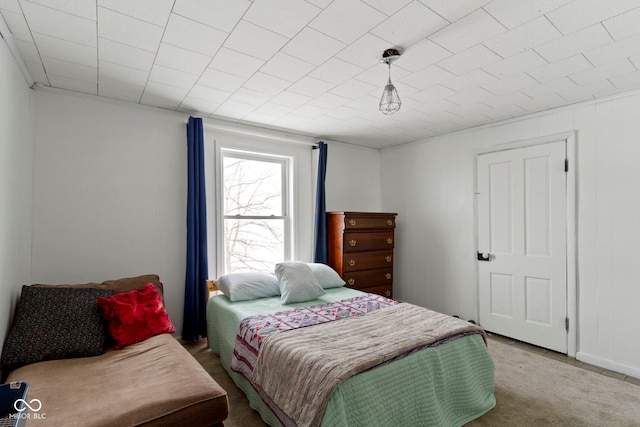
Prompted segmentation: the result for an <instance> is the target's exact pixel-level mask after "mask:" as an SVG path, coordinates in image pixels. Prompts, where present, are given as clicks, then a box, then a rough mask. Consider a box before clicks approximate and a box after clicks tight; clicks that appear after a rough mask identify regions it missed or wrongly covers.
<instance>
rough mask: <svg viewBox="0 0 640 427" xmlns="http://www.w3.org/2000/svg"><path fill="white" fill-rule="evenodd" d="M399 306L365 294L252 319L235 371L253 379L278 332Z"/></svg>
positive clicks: (244, 328) (242, 333)
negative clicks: (269, 339) (265, 342)
mask: <svg viewBox="0 0 640 427" xmlns="http://www.w3.org/2000/svg"><path fill="white" fill-rule="evenodd" d="M396 304H398V302H397V301H394V300H392V299H389V298H385V297H383V296H380V295H376V294H364V295H362V296H357V297H354V298H349V299H344V300H341V301H336V302H329V303H326V304H318V305H313V306H309V307H299V308H296V309H293V310H290V311H280V312H277V313H273V314H261V315H257V316H249V317H247V318H245V319H244V320H243V321H242V322H241V323H240V328H239V332H238V335H237V336H236V342H235V347H234V350H233V359H232V361H231V369H233V370H234V371H236V372H238V373H240V374H242V375H244V376H245V378H247V379H249V380H251V378H252V376H253V370H254V367H255V366H256V363H257V360H258V354H259V352H260V349H261V347H262V342H263V340H264V339H265V338H266V337H268V336H270V335H272V334H274V333H276V332H282V331H289V330H292V329H298V328H304V327H306V326H312V325H318V324H321V323H326V322H331V321H334V320H340V319H346V318H348V317H353V316H358V315H361V314H365V313H369V312H372V311H375V310H378V309H381V308H384V307H391V306H393V305H396Z"/></svg>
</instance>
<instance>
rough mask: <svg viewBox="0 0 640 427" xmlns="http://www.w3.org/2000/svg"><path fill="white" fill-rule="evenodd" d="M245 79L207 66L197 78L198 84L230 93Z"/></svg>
mask: <svg viewBox="0 0 640 427" xmlns="http://www.w3.org/2000/svg"><path fill="white" fill-rule="evenodd" d="M245 81H246V79H244V78H243V77H238V76H235V75H233V74H228V73H225V72H224V71H220V70H215V69H213V68H207V69H206V70H205V71H204V72H203V73H202V75H201V76H200V78H199V79H198V84H199V85H203V86H207V87H210V88H213V89H219V90H224V91H227V92H229V93H231V92H233V91H236V90H238V89H239V88H240V87H241V86H242V84H243V83H244V82H245Z"/></svg>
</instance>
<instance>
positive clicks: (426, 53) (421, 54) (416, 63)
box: [393, 39, 452, 72]
mask: <svg viewBox="0 0 640 427" xmlns="http://www.w3.org/2000/svg"><path fill="white" fill-rule="evenodd" d="M451 55H452V53H451V52H449V51H448V50H446V49H445V48H443V47H441V46H439V45H437V44H435V43H434V42H432V41H431V40H429V39H422V40H420V41H419V42H417V43H415V44H414V45H413V46H411V47H410V48H409V49H407V50H406V51H405V52H403V54H402V56H401V57H400V58H399V59H398V60H396V61H395V62H394V63H393V65H394V66H398V67H400V68H403V69H405V70H409V71H411V72H415V71H418V70H421V69H423V68H426V67H428V66H429V65H433V64H435V63H437V62H439V61H441V60H443V59H445V58H448V57H450V56H451Z"/></svg>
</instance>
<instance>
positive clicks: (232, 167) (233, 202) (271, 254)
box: [223, 153, 286, 273]
mask: <svg viewBox="0 0 640 427" xmlns="http://www.w3.org/2000/svg"><path fill="white" fill-rule="evenodd" d="M285 165H286V163H285V162H284V161H283V159H273V158H265V159H264V160H262V159H257V158H255V156H252V155H247V156H246V157H245V156H243V155H240V154H237V153H234V154H233V155H230V154H225V155H224V156H223V186H224V187H223V192H224V262H225V272H226V273H231V272H242V271H273V270H274V266H275V264H276V263H278V262H280V261H282V260H284V259H285V208H286V206H285V203H284V202H285V197H284V196H283V184H284V183H285V182H286V180H285V179H284V176H285V173H284V172H285Z"/></svg>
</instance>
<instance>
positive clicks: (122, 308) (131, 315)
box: [98, 283, 176, 349]
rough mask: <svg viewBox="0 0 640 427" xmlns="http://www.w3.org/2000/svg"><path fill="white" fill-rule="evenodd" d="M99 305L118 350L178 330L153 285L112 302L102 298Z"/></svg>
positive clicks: (115, 297)
mask: <svg viewBox="0 0 640 427" xmlns="http://www.w3.org/2000/svg"><path fill="white" fill-rule="evenodd" d="M98 305H99V306H100V309H101V311H102V317H103V318H104V320H105V321H106V322H107V328H108V330H109V334H110V335H111V338H113V340H114V341H115V343H114V347H115V348H116V349H121V348H124V347H126V346H128V345H130V344H134V343H137V342H140V341H143V340H145V339H147V338H149V337H152V336H154V335H158V334H162V333H173V332H175V330H176V329H175V327H174V326H173V324H172V323H171V319H170V318H169V315H168V314H167V312H166V310H165V309H164V306H163V305H162V298H161V297H160V294H159V293H158V291H157V290H156V288H155V286H154V285H153V284H152V283H148V284H146V285H145V286H143V287H142V288H140V289H134V290H132V291H129V292H122V293H119V294H115V295H112V296H110V297H108V298H102V297H100V298H98Z"/></svg>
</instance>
